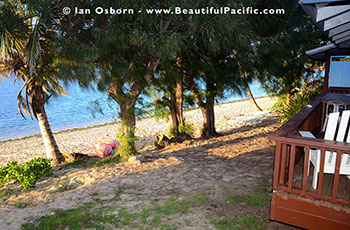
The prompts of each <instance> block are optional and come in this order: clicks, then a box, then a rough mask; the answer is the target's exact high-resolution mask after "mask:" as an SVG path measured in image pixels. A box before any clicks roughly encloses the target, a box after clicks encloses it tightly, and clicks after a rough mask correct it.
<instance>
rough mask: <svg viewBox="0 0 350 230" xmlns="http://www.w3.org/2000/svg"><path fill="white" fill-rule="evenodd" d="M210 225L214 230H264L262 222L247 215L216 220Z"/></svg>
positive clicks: (253, 216)
mask: <svg viewBox="0 0 350 230" xmlns="http://www.w3.org/2000/svg"><path fill="white" fill-rule="evenodd" d="M211 223H212V224H213V225H214V227H215V228H216V229H222V230H224V229H233V230H240V229H242V230H246V229H251V230H257V229H265V228H266V226H265V222H264V220H258V219H257V217H256V216H255V215H253V214H247V215H245V216H241V217H240V218H232V219H222V220H217V219H213V220H212V221H211Z"/></svg>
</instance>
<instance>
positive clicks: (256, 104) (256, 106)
mask: <svg viewBox="0 0 350 230" xmlns="http://www.w3.org/2000/svg"><path fill="white" fill-rule="evenodd" d="M245 90H246V92H247V95H248V98H249V101H250V103H251V104H252V105H253V106H254V109H255V111H263V110H262V109H261V108H260V106H259V105H258V103H256V101H255V98H254V96H253V94H252V92H251V91H250V88H249V85H248V83H246V87H245Z"/></svg>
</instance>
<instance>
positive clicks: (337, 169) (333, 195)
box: [332, 151, 342, 202]
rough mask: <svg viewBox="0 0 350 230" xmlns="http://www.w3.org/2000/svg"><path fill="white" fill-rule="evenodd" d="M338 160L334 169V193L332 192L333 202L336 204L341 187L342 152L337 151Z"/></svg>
mask: <svg viewBox="0 0 350 230" xmlns="http://www.w3.org/2000/svg"><path fill="white" fill-rule="evenodd" d="M336 154H337V159H336V161H335V169H334V181H333V191H332V201H333V202H334V201H335V200H336V199H337V192H338V185H339V171H340V162H341V155H342V152H340V151H337V153H336Z"/></svg>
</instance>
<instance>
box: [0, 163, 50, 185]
mask: <svg viewBox="0 0 350 230" xmlns="http://www.w3.org/2000/svg"><path fill="white" fill-rule="evenodd" d="M50 162H51V160H50V159H44V158H40V157H39V158H34V159H32V160H30V161H28V162H27V163H25V164H18V163H17V162H16V161H11V162H9V163H8V164H7V165H6V166H4V167H1V168H0V187H3V186H4V185H5V184H6V183H9V182H11V181H14V182H17V183H21V187H22V188H23V189H29V188H32V187H34V186H35V184H36V181H37V180H38V179H39V178H40V177H42V176H44V175H51V174H52V167H51V164H50Z"/></svg>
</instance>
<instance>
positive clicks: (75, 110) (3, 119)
mask: <svg viewBox="0 0 350 230" xmlns="http://www.w3.org/2000/svg"><path fill="white" fill-rule="evenodd" d="M21 86H22V84H21V82H19V83H16V84H14V83H13V81H12V80H10V79H8V80H1V82H0V93H1V94H0V95H1V96H0V141H2V140H6V139H12V138H18V137H23V136H28V135H33V134H37V133H40V130H39V126H38V123H37V121H36V120H35V119H34V120H31V119H30V117H28V116H27V119H26V120H25V119H23V118H22V116H21V115H20V114H19V113H18V110H17V93H18V91H19V90H20V88H21ZM250 86H251V90H252V93H253V95H254V96H255V97H261V96H265V95H266V93H265V91H264V90H263V89H261V88H260V85H259V83H257V82H254V83H252V84H251V85H250ZM64 89H65V90H66V92H67V93H68V94H69V96H58V97H56V98H51V99H50V102H49V104H48V105H47V106H46V112H47V115H48V118H49V121H50V124H51V128H52V130H53V131H59V130H64V129H69V128H77V127H86V126H91V125H96V124H103V123H106V122H113V121H116V120H118V105H117V104H116V103H115V102H114V101H111V100H108V98H107V95H106V94H104V93H102V92H99V91H97V90H94V89H90V90H87V89H82V88H80V87H79V85H78V84H75V83H72V84H70V85H69V86H66V87H64ZM243 98H245V97H241V96H239V95H228V97H227V98H226V99H225V100H221V102H228V101H235V100H240V99H243ZM146 100H147V99H146ZM93 101H98V103H99V106H100V108H101V109H102V111H103V114H101V113H98V112H95V113H94V112H93V111H94V109H93V108H94V106H93V104H94V103H92V102H93Z"/></svg>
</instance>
